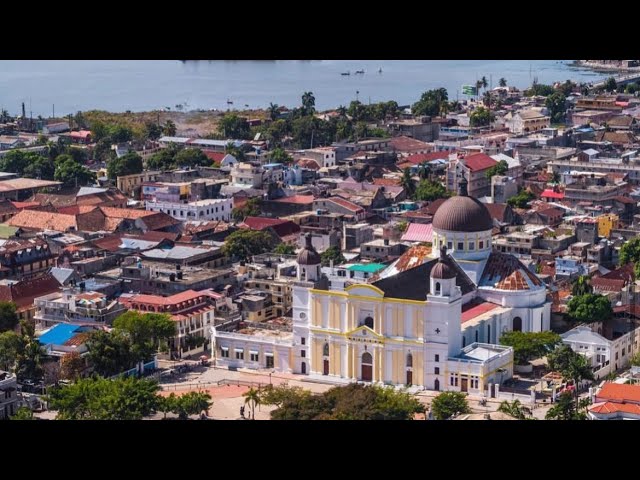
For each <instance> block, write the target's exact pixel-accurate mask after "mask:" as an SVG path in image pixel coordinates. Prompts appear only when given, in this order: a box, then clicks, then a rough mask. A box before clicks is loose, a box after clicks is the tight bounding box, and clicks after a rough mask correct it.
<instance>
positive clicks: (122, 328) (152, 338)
mask: <svg viewBox="0 0 640 480" xmlns="http://www.w3.org/2000/svg"><path fill="white" fill-rule="evenodd" d="M113 327H114V330H115V331H116V332H118V331H119V332H122V333H124V334H125V335H127V336H128V337H129V339H130V342H131V343H130V345H131V354H132V356H133V360H134V361H136V362H142V361H149V360H150V359H151V358H152V356H153V354H154V353H156V352H157V351H158V348H159V347H160V346H161V345H162V344H164V343H166V341H167V340H168V339H170V338H172V337H173V336H174V335H175V334H176V323H175V322H174V321H173V320H171V317H170V315H169V314H166V313H141V312H136V311H133V310H130V311H128V312H126V313H123V314H122V315H120V316H119V317H118V318H116V319H115V320H114V322H113Z"/></svg>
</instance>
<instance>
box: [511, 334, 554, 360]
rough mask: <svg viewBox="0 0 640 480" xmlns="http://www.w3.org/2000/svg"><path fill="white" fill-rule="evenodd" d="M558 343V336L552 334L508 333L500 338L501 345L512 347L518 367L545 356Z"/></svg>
mask: <svg viewBox="0 0 640 480" xmlns="http://www.w3.org/2000/svg"><path fill="white" fill-rule="evenodd" d="M560 342H561V338H560V335H558V334H557V333H553V332H516V331H510V332H505V333H503V334H502V336H501V337H500V344H501V345H507V346H509V347H513V356H514V359H515V362H516V364H518V365H525V364H526V363H527V362H528V361H529V360H534V359H536V358H540V357H543V356H545V355H546V354H547V353H548V352H550V351H551V350H552V349H553V348H554V347H555V346H556V345H558V344H559V343H560Z"/></svg>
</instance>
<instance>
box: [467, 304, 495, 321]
mask: <svg viewBox="0 0 640 480" xmlns="http://www.w3.org/2000/svg"><path fill="white" fill-rule="evenodd" d="M494 308H498V305H496V304H495V303H489V302H483V303H480V304H477V303H473V302H470V303H467V304H466V305H463V306H462V322H461V323H465V322H468V321H469V320H473V319H474V318H476V317H479V316H480V315H482V314H483V313H487V312H490V311H491V310H493V309H494Z"/></svg>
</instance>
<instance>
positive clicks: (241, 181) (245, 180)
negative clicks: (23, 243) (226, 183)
mask: <svg viewBox="0 0 640 480" xmlns="http://www.w3.org/2000/svg"><path fill="white" fill-rule="evenodd" d="M263 174H264V171H263V170H262V167H259V166H255V165H252V164H250V163H237V164H235V165H233V167H231V183H232V185H235V186H240V187H248V188H262V184H263V178H264V175H263Z"/></svg>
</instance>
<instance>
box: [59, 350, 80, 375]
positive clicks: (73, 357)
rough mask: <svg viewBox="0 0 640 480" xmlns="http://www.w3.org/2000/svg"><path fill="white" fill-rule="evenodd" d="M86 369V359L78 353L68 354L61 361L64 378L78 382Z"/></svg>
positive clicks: (61, 371)
mask: <svg viewBox="0 0 640 480" xmlns="http://www.w3.org/2000/svg"><path fill="white" fill-rule="evenodd" d="M84 369H85V364H84V359H83V358H82V356H80V354H79V353H78V352H69V353H66V354H65V355H64V356H63V357H62V358H61V359H60V374H61V376H62V378H66V379H67V380H76V379H78V378H80V377H81V376H82V373H83V372H84Z"/></svg>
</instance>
